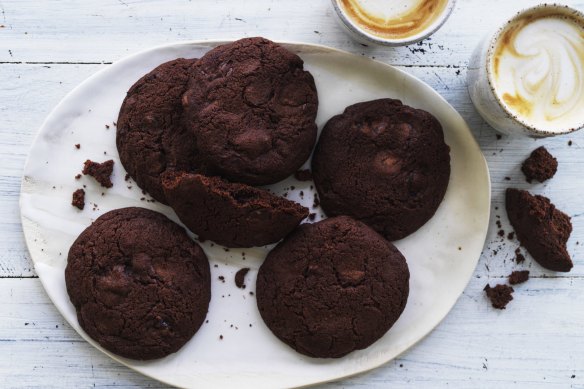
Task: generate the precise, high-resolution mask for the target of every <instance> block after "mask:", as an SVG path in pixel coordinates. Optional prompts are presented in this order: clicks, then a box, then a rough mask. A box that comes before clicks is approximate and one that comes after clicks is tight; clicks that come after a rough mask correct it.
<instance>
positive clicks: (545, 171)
mask: <svg viewBox="0 0 584 389" xmlns="http://www.w3.org/2000/svg"><path fill="white" fill-rule="evenodd" d="M521 171H522V172H523V174H525V178H526V179H527V182H529V183H531V181H533V180H537V181H539V182H544V181H546V180H549V179H550V178H552V177H553V176H554V175H555V174H556V172H557V171H558V160H557V159H555V158H554V156H553V155H551V154H550V153H549V152H548V151H547V149H546V148H545V147H543V146H541V147H538V148H537V149H535V150H533V152H532V153H531V155H530V156H529V158H527V159H526V160H525V162H523V165H521Z"/></svg>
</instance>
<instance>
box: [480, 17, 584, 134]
mask: <svg viewBox="0 0 584 389" xmlns="http://www.w3.org/2000/svg"><path fill="white" fill-rule="evenodd" d="M490 71H491V83H492V86H493V88H494V90H495V94H496V95H497V97H498V98H499V100H500V101H501V102H502V104H503V105H504V106H505V107H506V108H507V110H508V111H509V112H510V113H512V114H513V115H514V116H515V117H516V118H517V119H518V120H520V121H522V122H524V123H525V124H527V125H529V126H532V127H534V128H537V129H539V130H542V131H548V132H564V131H566V130H569V129H576V128H579V127H581V126H582V125H583V123H584V21H583V20H581V19H580V18H579V17H578V16H576V15H575V14H573V13H571V12H569V11H566V12H562V11H561V10H558V9H551V10H550V9H545V8H544V9H536V10H534V11H533V12H531V13H525V14H523V15H521V16H519V17H518V18H516V19H515V20H513V21H511V22H510V23H509V24H508V25H507V26H506V27H505V28H504V29H503V31H502V33H501V34H500V36H499V38H498V40H497V41H496V43H495V45H494V48H493V51H492V55H491V59H490Z"/></svg>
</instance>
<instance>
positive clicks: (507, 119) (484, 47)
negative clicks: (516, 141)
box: [467, 3, 584, 137]
mask: <svg viewBox="0 0 584 389" xmlns="http://www.w3.org/2000/svg"><path fill="white" fill-rule="evenodd" d="M540 12H541V13H542V14H541V15H544V14H547V15H562V16H566V17H568V18H571V19H570V20H572V21H574V22H577V23H578V24H579V25H581V26H584V14H582V13H581V12H579V11H577V10H575V9H573V8H570V7H568V6H566V5H561V4H555V3H554V4H541V5H538V6H535V7H531V8H527V9H524V10H522V11H520V12H518V13H517V14H516V15H515V16H514V17H513V18H511V19H509V20H508V21H507V22H506V23H505V24H504V25H503V26H501V27H500V28H498V29H497V30H496V31H495V32H494V33H491V34H489V35H487V36H486V37H485V38H483V40H482V41H481V42H480V44H479V45H478V46H477V47H476V49H475V51H474V52H473V54H472V57H471V59H470V62H469V65H468V73H467V83H468V92H469V94H470V98H471V100H472V102H473V104H474V106H475V108H476V109H477V111H478V112H479V113H480V114H481V116H482V117H483V119H485V121H486V122H487V123H489V124H490V125H491V126H492V127H493V128H494V129H495V130H497V131H499V132H501V133H503V134H507V135H511V134H523V135H528V136H531V137H548V136H554V135H561V134H567V133H571V132H573V131H576V130H579V129H581V128H582V127H584V106H581V107H578V108H579V109H580V110H581V111H582V113H583V119H582V121H581V122H580V123H578V124H572V125H570V126H568V127H565V128H561V126H560V127H558V128H554V129H553V130H550V129H549V125H548V126H547V127H548V128H546V126H543V125H541V124H534V123H533V122H531V123H530V121H529V120H526V118H525V116H524V115H523V117H522V115H520V114H518V113H516V112H515V113H514V112H513V110H512V109H510V108H509V107H507V106H506V105H505V103H504V102H503V101H502V99H501V97H500V96H499V95H500V94H499V93H497V90H496V89H495V88H496V82H495V80H494V75H493V70H492V67H491V62H492V61H493V57H494V53H495V50H496V49H497V44H498V42H499V38H501V36H503V34H504V33H505V32H506V31H508V29H507V27H509V26H511V25H513V24H514V23H515V22H516V21H517V20H521V19H522V18H525V16H529V15H540ZM540 18H541V16H540V17H536V18H534V19H533V20H539V19H540ZM527 23H531V22H527ZM581 39H583V41H582V43H583V44H584V36H582V37H581ZM556 59H559V58H556Z"/></svg>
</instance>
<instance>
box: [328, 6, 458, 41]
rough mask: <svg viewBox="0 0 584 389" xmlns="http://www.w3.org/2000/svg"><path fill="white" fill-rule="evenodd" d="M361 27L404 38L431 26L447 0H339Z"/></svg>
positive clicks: (385, 35)
mask: <svg viewBox="0 0 584 389" xmlns="http://www.w3.org/2000/svg"><path fill="white" fill-rule="evenodd" d="M338 2H339V4H340V5H341V6H342V7H343V10H344V11H345V13H346V14H347V16H349V17H350V18H351V20H352V21H353V22H355V23H356V24H357V26H358V27H360V28H362V29H363V30H365V31H367V32H369V33H370V34H372V35H375V36H378V37H380V38H386V39H405V38H409V37H412V36H415V35H417V34H419V33H421V32H423V31H424V30H426V29H427V28H428V27H430V26H431V25H432V24H433V23H434V22H435V21H436V20H437V19H438V18H439V17H440V15H442V13H443V12H444V11H445V9H446V6H447V5H448V0H338Z"/></svg>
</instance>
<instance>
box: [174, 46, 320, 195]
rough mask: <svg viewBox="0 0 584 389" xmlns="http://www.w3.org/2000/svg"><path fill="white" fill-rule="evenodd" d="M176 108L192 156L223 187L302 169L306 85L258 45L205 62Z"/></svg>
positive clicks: (287, 62) (294, 65)
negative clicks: (195, 150) (224, 182)
mask: <svg viewBox="0 0 584 389" xmlns="http://www.w3.org/2000/svg"><path fill="white" fill-rule="evenodd" d="M183 105H184V107H185V112H186V114H187V115H186V118H187V120H188V123H189V124H190V126H191V128H192V130H193V131H194V133H195V135H196V137H197V144H198V147H199V150H201V152H202V153H204V155H205V158H206V160H207V161H208V162H209V164H210V165H211V166H213V167H214V168H216V169H217V171H218V172H219V173H220V174H221V175H222V176H223V177H225V178H227V179H229V180H230V181H235V182H242V183H246V184H250V185H265V184H272V183H275V182H278V181H281V180H282V179H284V178H286V177H288V176H289V175H291V174H293V173H294V172H295V171H296V170H297V169H298V168H299V167H300V166H302V164H303V163H304V162H305V161H306V159H307V158H308V157H309V156H310V153H311V151H312V148H313V146H314V142H315V140H316V131H317V128H316V124H315V122H314V120H315V118H316V111H317V108H318V97H317V93H316V86H315V84H314V79H313V78H312V76H311V74H310V73H309V72H307V71H304V70H303V61H302V60H301V59H300V57H298V56H297V55H295V54H293V53H291V52H290V51H288V50H286V49H285V48H284V47H282V46H280V45H278V44H276V43H274V42H271V41H269V40H267V39H264V38H246V39H241V40H238V41H235V42H233V43H229V44H225V45H221V46H218V47H216V48H215V49H213V50H211V51H209V52H208V53H207V54H205V55H204V56H203V58H201V60H200V61H199V63H198V64H197V71H196V72H194V74H193V77H192V78H191V81H190V83H189V89H188V90H187V92H186V93H185V94H184V96H183Z"/></svg>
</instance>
